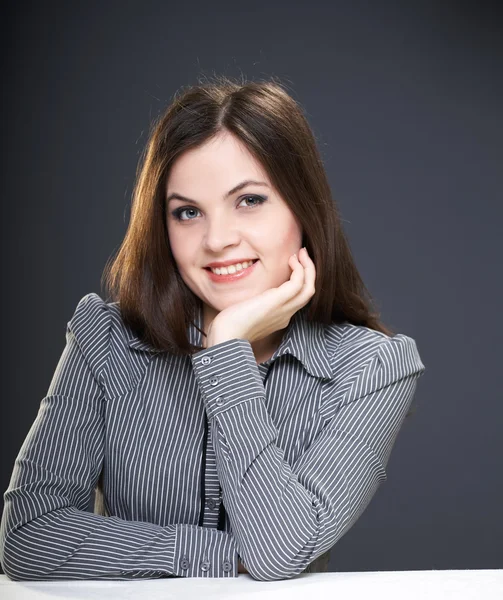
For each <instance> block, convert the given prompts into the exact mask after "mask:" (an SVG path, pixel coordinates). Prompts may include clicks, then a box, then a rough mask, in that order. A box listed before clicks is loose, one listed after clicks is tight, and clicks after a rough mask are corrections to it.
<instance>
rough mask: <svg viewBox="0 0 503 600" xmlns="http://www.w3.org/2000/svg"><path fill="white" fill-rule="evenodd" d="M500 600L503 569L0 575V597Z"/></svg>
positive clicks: (47, 599)
mask: <svg viewBox="0 0 503 600" xmlns="http://www.w3.org/2000/svg"><path fill="white" fill-rule="evenodd" d="M52 598H54V599H57V600H64V599H66V598H72V599H73V598H79V599H84V600H87V599H88V598H89V599H91V598H92V599H99V600H107V599H112V598H113V599H115V598H117V599H120V600H128V599H129V598H131V600H133V599H134V600H139V599H140V600H141V599H142V598H145V599H148V600H161V599H162V600H178V599H183V600H200V599H201V598H204V599H205V600H206V599H208V600H212V599H217V598H218V599H223V600H227V599H229V600H230V599H236V600H246V599H247V598H256V599H257V600H259V599H260V600H283V599H285V600H305V599H306V598H309V599H310V600H324V599H325V598H326V599H327V600H329V599H330V600H333V599H334V598H345V599H351V600H360V599H361V600H381V599H382V600H395V599H396V600H403V599H404V598H406V599H407V600H416V599H421V600H432V599H434V600H436V599H437V598H438V599H439V600H440V599H441V600H445V599H451V598H452V600H468V599H470V600H471V599H473V600H493V599H494V600H496V599H498V600H502V599H503V569H487V570H466V571H367V572H362V573H304V574H302V575H298V576H297V577H294V578H293V579H285V580H283V581H256V580H254V579H253V578H252V577H251V576H250V575H248V574H240V575H239V577H236V578H231V579H224V578H212V579H210V578H199V577H191V578H182V577H180V578H173V579H171V578H170V579H144V580H141V579H137V580H133V581H96V580H94V581H93V580H81V581H38V582H37V581H11V580H10V579H8V578H7V577H6V576H5V575H0V599H1V600H14V599H15V600H35V599H37V600H39V599H40V600H41V599H44V600H51V599H52Z"/></svg>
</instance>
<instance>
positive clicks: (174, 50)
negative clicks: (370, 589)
mask: <svg viewBox="0 0 503 600" xmlns="http://www.w3.org/2000/svg"><path fill="white" fill-rule="evenodd" d="M180 4H181V7H180V6H177V4H175V3H167V2H145V1H143V2H139V1H138V2H99V3H98V2H94V3H93V2H87V3H85V4H82V5H79V4H74V3H68V2H44V3H36V4H35V3H23V4H21V3H14V2H11V3H10V7H11V8H10V13H8V14H6V15H4V17H6V18H4V20H3V25H2V28H3V36H2V40H3V41H2V45H3V49H4V52H3V53H2V56H3V67H4V68H3V73H4V75H3V85H2V88H3V95H2V96H3V112H2V114H3V120H2V121H3V135H2V140H3V142H4V143H3V150H4V151H3V161H2V164H3V169H2V183H3V190H4V191H3V201H2V217H3V218H2V232H1V233H2V236H1V243H2V258H3V262H2V264H3V278H2V279H3V282H4V287H3V293H2V302H3V312H2V315H3V327H2V331H3V333H2V352H3V360H2V366H3V375H2V415H3V418H2V450H3V451H2V461H1V479H0V484H1V485H0V487H1V491H2V493H3V491H5V490H6V489H7V486H8V484H9V479H10V475H11V472H12V467H13V464H14V460H15V457H16V455H17V453H18V451H19V449H20V447H21V444H22V442H23V440H24V438H25V436H26V434H27V433H28V430H29V428H30V426H31V423H32V422H33V420H34V418H35V416H36V413H37V410H38V406H39V404H40V401H41V399H42V398H43V396H44V395H45V394H46V392H47V389H48V386H49V383H50V381H51V378H52V375H53V372H54V370H55V368H56V365H57V362H58V360H59V356H60V354H61V352H62V350H63V347H64V344H65V329H66V323H67V321H68V320H69V319H70V318H71V316H72V314H73V311H74V309H75V307H76V305H77V302H78V300H79V299H80V298H81V297H82V296H83V295H85V294H87V293H89V292H92V291H95V292H97V293H100V292H101V290H100V277H101V273H102V270H103V268H104V266H105V262H106V260H107V259H108V258H109V257H110V256H111V254H112V253H113V252H114V251H115V250H116V249H117V248H118V246H119V244H120V242H121V240H122V238H123V235H124V233H125V231H126V227H127V222H128V219H129V209H130V201H131V192H132V186H133V182H134V175H135V170H136V165H137V161H138V159H139V155H140V152H141V150H142V149H143V147H144V144H145V141H146V136H147V133H148V130H149V126H150V123H151V120H152V119H153V118H154V117H156V116H157V115H158V114H159V112H160V111H163V110H164V109H165V108H166V106H167V105H168V104H169V102H170V101H171V99H172V95H173V94H174V92H175V91H176V90H177V89H178V88H179V87H180V86H182V85H187V84H193V83H196V82H197V78H198V77H201V76H202V75H211V74H212V73H219V74H226V75H231V76H240V75H241V74H243V75H244V76H245V77H246V78H247V79H254V78H260V77H267V76H269V75H276V76H278V77H281V78H282V79H283V80H284V81H285V83H287V85H289V86H290V88H291V90H292V93H293V94H294V97H296V99H297V100H299V101H300V102H301V104H302V105H303V106H304V107H305V109H306V111H307V115H308V119H309V121H310V123H311V125H312V127H313V129H314V131H315V134H316V136H317V139H318V140H319V145H320V149H321V152H322V155H323V159H324V161H325V165H326V169H327V171H328V174H329V178H330V182H331V185H332V189H333V193H334V197H335V198H336V199H337V201H338V203H339V206H340V209H341V213H342V216H343V219H344V225H345V227H346V231H347V233H348V236H349V239H350V243H351V247H352V249H353V252H354V255H355V259H356V262H357V265H358V267H359V269H360V271H361V274H362V276H363V278H364V280H365V282H366V284H367V285H368V287H369V289H370V291H371V293H372V294H373V296H374V297H375V298H376V301H377V305H378V308H379V309H380V310H381V311H382V318H383V320H384V322H385V323H387V324H388V325H390V326H391V327H392V328H393V329H394V330H395V331H398V332H402V333H405V334H407V335H409V336H411V337H413V338H414V339H415V340H416V342H417V344H418V348H419V351H420V354H421V357H422V359H423V362H424V364H425V366H426V372H425V374H424V375H423V377H422V378H421V379H420V383H419V386H418V390H417V393H416V403H417V410H416V414H415V415H414V416H413V417H411V418H410V419H408V420H407V421H406V423H405V425H404V428H403V429H402V431H401V432H400V434H399V437H398V439H397V443H396V445H395V449H394V450H393V452H392V455H391V459H390V462H389V465H388V481H387V482H386V483H385V484H383V485H382V486H381V488H380V489H379V490H378V492H377V494H376V496H375V497H374V499H373V500H372V501H371V503H370V505H369V507H368V508H367V510H366V511H365V513H364V514H363V515H362V517H361V518H360V519H359V521H358V522H357V523H356V524H355V525H354V526H353V527H352V529H351V530H350V531H349V532H348V533H347V534H346V535H345V536H344V537H343V538H342V539H341V540H340V541H339V542H338V543H337V544H336V545H335V547H334V548H333V549H332V557H331V569H332V570H334V571H368V570H402V569H411V570H419V569H482V568H501V567H503V551H502V545H501V540H502V539H503V519H502V506H503V494H502V487H503V486H502V478H501V473H502V472H503V471H502V455H503V452H502V450H503V448H502V442H501V429H502V416H503V402H502V394H501V374H502V370H503V369H502V366H501V363H502V352H501V343H502V339H503V338H502V327H501V321H502V319H501V305H502V297H503V290H502V284H501V270H499V269H498V267H499V268H500V269H501V266H500V264H499V263H500V261H501V257H502V252H501V250H502V248H501V233H502V224H501V218H502V203H501V165H502V164H503V163H502V158H503V152H502V142H501V140H502V134H503V127H502V106H503V94H502V87H503V86H502V78H501V73H502V60H501V59H502V54H503V52H502V42H501V39H502V18H501V11H500V10H499V9H498V10H497V9H496V6H497V4H496V3H488V2H473V3H468V2H436V3H434V2H405V3H402V5H401V6H400V5H399V3H398V2H397V3H390V2H347V3H343V2H331V3H329V2H325V1H323V0H321V1H318V2H316V1H311V2H304V3H295V2H270V3H269V2H262V1H261V2H257V1H255V2H251V3H239V2H235V3H231V2H229V3H218V2H211V3H204V2H198V3H194V2H190V3H189V2H184V3H180ZM498 259H499V260H498ZM498 272H499V273H500V275H499V276H498V275H497V273H498ZM2 506H3V504H2Z"/></svg>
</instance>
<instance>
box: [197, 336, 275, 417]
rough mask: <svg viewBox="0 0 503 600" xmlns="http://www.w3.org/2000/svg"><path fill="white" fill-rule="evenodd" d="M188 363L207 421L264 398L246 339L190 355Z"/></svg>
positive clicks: (262, 386)
mask: <svg viewBox="0 0 503 600" xmlns="http://www.w3.org/2000/svg"><path fill="white" fill-rule="evenodd" d="M191 360H192V366H193V369H194V375H195V377H196V379H197V382H198V384H199V389H200V391H201V394H202V396H203V399H204V402H205V404H206V413H207V415H208V419H211V418H213V417H215V416H216V415H218V414H219V413H221V412H223V411H226V410H228V409H230V408H232V407H234V406H236V405H238V404H241V403H242V402H246V401H247V400H252V399H254V398H264V397H265V389H264V384H263V382H262V378H261V377H260V373H259V370H258V367H257V362H256V360H255V355H254V354H253V349H252V347H251V344H250V342H249V341H248V340H245V339H241V338H233V339H232V340H225V341H224V342H220V343H219V344H215V345H214V346H211V347H210V348H204V349H203V350H200V351H199V352H196V353H195V354H192V355H191ZM240 383H241V385H240Z"/></svg>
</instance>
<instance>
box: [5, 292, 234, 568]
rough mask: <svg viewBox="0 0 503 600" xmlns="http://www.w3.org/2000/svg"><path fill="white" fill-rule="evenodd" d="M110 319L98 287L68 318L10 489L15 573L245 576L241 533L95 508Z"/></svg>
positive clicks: (9, 560) (9, 549) (9, 540)
mask: <svg viewBox="0 0 503 600" xmlns="http://www.w3.org/2000/svg"><path fill="white" fill-rule="evenodd" d="M110 325H111V315H110V312H109V311H108V308H107V305H106V303H104V302H103V300H101V298H100V297H99V296H98V295H97V294H88V295H87V296H84V298H82V300H81V301H80V302H79V304H78V306H77V309H76V311H75V314H74V315H73V317H72V319H71V321H70V322H69V323H68V325H67V331H66V346H65V348H64V350H63V353H62V355H61V357H60V359H59V362H58V365H57V368H56V370H55V373H54V375H53V378H52V381H51V384H50V387H49V390H48V394H47V395H46V396H45V397H44V398H43V399H42V401H41V404H40V408H39V411H38V414H37V417H36V419H35V421H34V423H33V424H32V426H31V429H30V431H29V433H28V435H27V437H26V439H25V441H24V443H23V445H22V447H21V450H20V452H19V454H18V456H17V459H16V461H15V465H14V470H13V472H12V476H11V480H10V485H9V487H8V489H7V491H6V492H5V494H4V502H5V504H4V511H3V514H2V521H1V527H0V561H1V564H2V568H3V570H4V572H5V574H6V575H7V576H8V577H9V578H10V579H13V580H53V579H98V578H99V579H121V580H124V579H131V578H158V577H166V576H168V577H169V576H174V577H177V576H178V577H202V576H204V577H237V576H238V572H237V566H238V565H237V560H238V556H237V552H236V545H235V540H234V537H233V535H232V534H231V533H227V532H224V531H218V530H216V529H210V528H203V527H198V526H196V525H192V524H171V525H166V526H160V525H157V524H154V523H148V522H140V521H127V520H123V519H120V518H118V517H115V516H109V517H107V516H102V515H98V514H93V513H91V512H88V510H86V509H88V507H89V504H90V500H91V495H92V491H93V490H94V488H95V486H96V484H97V481H98V478H99V475H100V472H101V468H102V464H103V459H104V445H105V421H104V405H105V402H106V400H105V395H104V388H103V381H104V379H103V373H104V368H105V365H106V364H107V359H108V355H109V338H110V335H109V332H110ZM203 561H206V562H207V565H206V566H205V568H204V569H201V564H202V562H203Z"/></svg>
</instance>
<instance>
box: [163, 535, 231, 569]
mask: <svg viewBox="0 0 503 600" xmlns="http://www.w3.org/2000/svg"><path fill="white" fill-rule="evenodd" d="M174 546H175V554H174V559H173V565H172V571H173V574H174V575H178V576H179V577H237V576H238V553H237V548H236V541H235V539H234V536H233V535H232V534H231V533H228V532H225V531H219V530H217V529H213V528H204V527H198V526H197V525H190V524H178V525H177V526H176V537H175V544H174Z"/></svg>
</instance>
